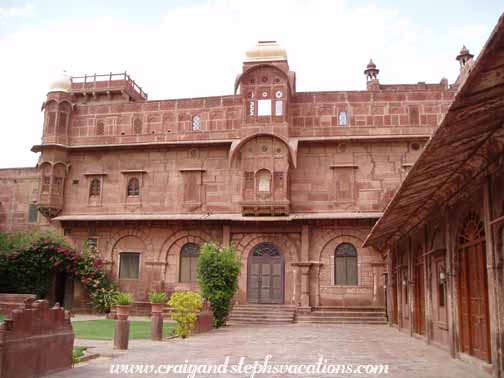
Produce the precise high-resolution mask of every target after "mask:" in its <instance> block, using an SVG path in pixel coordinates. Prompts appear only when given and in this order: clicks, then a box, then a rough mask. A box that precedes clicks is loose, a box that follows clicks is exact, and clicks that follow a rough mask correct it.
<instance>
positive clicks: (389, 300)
mask: <svg viewBox="0 0 504 378" xmlns="http://www.w3.org/2000/svg"><path fill="white" fill-rule="evenodd" d="M385 261H386V264H387V281H386V282H385V283H386V284H387V289H386V290H385V295H386V300H387V318H388V324H389V327H392V313H393V311H394V310H393V306H394V302H393V301H395V298H394V290H393V287H392V249H389V250H388V253H387V257H386V258H385Z"/></svg>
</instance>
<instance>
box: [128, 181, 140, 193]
mask: <svg viewBox="0 0 504 378" xmlns="http://www.w3.org/2000/svg"><path fill="white" fill-rule="evenodd" d="M138 195H140V183H139V181H138V179H137V178H136V177H132V178H130V180H129V181H128V196H138Z"/></svg>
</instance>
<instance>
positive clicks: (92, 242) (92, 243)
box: [87, 238, 98, 251]
mask: <svg viewBox="0 0 504 378" xmlns="http://www.w3.org/2000/svg"><path fill="white" fill-rule="evenodd" d="M87 247H88V249H89V250H90V251H96V249H97V248H98V239H96V238H89V239H88V240H87Z"/></svg>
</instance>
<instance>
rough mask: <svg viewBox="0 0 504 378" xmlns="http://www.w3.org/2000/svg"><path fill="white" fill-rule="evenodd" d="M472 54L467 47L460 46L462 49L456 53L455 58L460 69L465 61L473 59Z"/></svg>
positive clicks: (464, 64) (465, 63)
mask: <svg viewBox="0 0 504 378" xmlns="http://www.w3.org/2000/svg"><path fill="white" fill-rule="evenodd" d="M473 57H474V55H473V54H471V53H470V52H469V50H468V49H467V47H465V45H463V46H462V49H461V50H460V53H459V54H458V55H457V58H456V59H457V60H458V61H459V63H460V69H461V70H462V69H463V68H464V67H465V66H466V65H467V63H469V62H471V61H472V59H473Z"/></svg>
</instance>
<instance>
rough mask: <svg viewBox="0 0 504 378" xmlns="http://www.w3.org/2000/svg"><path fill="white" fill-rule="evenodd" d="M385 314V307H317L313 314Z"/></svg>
mask: <svg viewBox="0 0 504 378" xmlns="http://www.w3.org/2000/svg"><path fill="white" fill-rule="evenodd" d="M334 311H338V312H341V311H343V312H349V311H350V312H353V311H357V312H385V311H386V309H385V307H374V306H324V307H315V308H313V310H312V312H334Z"/></svg>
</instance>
